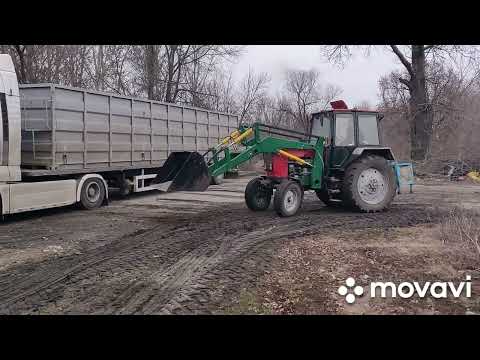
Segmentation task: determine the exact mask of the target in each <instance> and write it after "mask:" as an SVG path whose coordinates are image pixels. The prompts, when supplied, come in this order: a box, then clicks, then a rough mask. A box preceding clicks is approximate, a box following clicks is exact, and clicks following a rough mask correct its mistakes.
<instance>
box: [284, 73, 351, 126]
mask: <svg viewBox="0 0 480 360" xmlns="http://www.w3.org/2000/svg"><path fill="white" fill-rule="evenodd" d="M319 76H320V74H319V73H318V71H316V70H314V69H311V70H308V71H305V70H288V71H287V72H286V74H285V90H286V97H287V98H288V99H289V101H283V102H281V105H282V110H283V111H285V112H287V113H290V114H291V115H292V116H293V117H294V118H295V119H296V122H297V124H298V126H300V127H301V128H302V129H303V130H305V131H307V130H308V128H309V124H310V114H311V113H312V112H313V111H320V110H325V109H326V108H327V106H328V104H329V103H330V102H331V101H332V100H333V99H334V98H336V97H337V96H339V95H340V94H341V92H342V91H341V89H340V88H339V87H338V86H334V85H330V84H328V85H326V86H325V87H322V86H321V85H320V81H319Z"/></svg>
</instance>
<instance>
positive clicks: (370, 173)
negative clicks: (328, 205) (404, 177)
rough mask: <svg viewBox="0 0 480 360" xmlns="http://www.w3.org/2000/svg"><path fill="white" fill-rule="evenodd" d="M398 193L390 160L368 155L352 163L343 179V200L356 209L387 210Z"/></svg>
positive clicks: (364, 210) (367, 210) (365, 210)
mask: <svg viewBox="0 0 480 360" xmlns="http://www.w3.org/2000/svg"><path fill="white" fill-rule="evenodd" d="M395 193H396V182H395V173H394V172H393V168H392V166H390V164H389V163H388V161H387V160H386V159H385V158H383V157H380V156H376V155H368V156H365V157H362V158H360V159H359V160H357V161H355V162H354V163H353V164H351V165H350V166H349V167H348V169H347V171H346V172H345V178H344V181H343V189H342V194H343V202H344V203H345V205H346V206H348V207H351V208H353V209H354V210H360V211H363V212H375V211H382V210H385V209H386V208H387V207H388V206H389V205H390V203H391V202H392V200H393V198H394V197H395Z"/></svg>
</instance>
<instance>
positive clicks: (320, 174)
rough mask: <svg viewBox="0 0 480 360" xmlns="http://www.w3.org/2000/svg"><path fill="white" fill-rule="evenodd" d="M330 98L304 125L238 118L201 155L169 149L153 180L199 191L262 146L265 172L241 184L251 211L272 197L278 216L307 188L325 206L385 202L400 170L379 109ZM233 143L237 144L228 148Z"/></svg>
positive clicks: (371, 206) (365, 208)
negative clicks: (384, 138)
mask: <svg viewBox="0 0 480 360" xmlns="http://www.w3.org/2000/svg"><path fill="white" fill-rule="evenodd" d="M331 105H332V109H333V110H328V111H322V112H318V113H315V114H313V115H312V117H311V124H310V129H309V131H308V132H307V133H303V132H299V131H295V130H291V129H286V128H281V127H275V126H270V125H266V124H262V123H259V122H257V123H254V124H252V125H245V124H242V125H240V126H239V127H238V129H237V130H236V131H234V132H233V133H232V134H230V136H228V137H226V138H225V139H224V140H223V141H222V142H221V143H219V144H218V145H217V146H216V147H215V148H212V149H210V150H208V151H207V152H206V153H205V154H203V155H201V154H199V153H195V152H185V153H176V154H172V155H171V156H170V157H169V158H168V159H167V162H166V163H165V165H164V166H163V168H162V171H161V172H160V173H158V175H157V178H156V179H155V180H154V182H155V183H157V184H160V185H163V186H164V188H163V190H166V191H175V190H194V191H204V190H206V189H207V188H208V186H209V185H210V184H211V183H212V179H213V178H215V177H218V176H221V175H223V174H225V173H227V172H228V171H230V170H231V169H234V168H237V167H238V166H239V165H241V164H242V163H245V162H247V161H249V160H250V159H252V158H254V157H256V156H257V155H259V154H263V157H264V162H265V172H266V173H265V175H263V176H259V177H256V178H254V179H252V180H251V181H250V182H249V183H248V184H247V186H246V189H245V202H246V205H247V207H248V208H249V209H251V210H253V211H263V210H266V209H268V208H269V206H270V204H271V201H272V197H273V205H274V209H275V211H276V212H277V213H278V214H279V215H280V216H292V215H295V214H296V213H297V211H298V210H299V209H300V208H301V206H302V201H303V197H304V192H305V191H308V190H313V191H315V193H316V194H317V196H318V198H319V199H320V200H321V201H322V202H324V203H325V204H326V205H327V206H342V207H345V208H350V209H354V210H357V211H362V212H376V211H383V210H385V209H387V208H388V207H389V205H390V204H391V202H392V200H393V198H394V197H395V195H396V193H397V191H398V190H399V179H398V174H399V172H398V171H397V170H398V169H397V168H396V167H397V166H398V163H397V162H396V161H395V158H394V155H393V153H392V150H391V149H390V148H389V147H386V146H382V145H381V144H380V141H379V129H378V125H379V121H380V120H381V119H382V115H380V114H379V113H378V112H374V111H360V110H351V109H348V108H347V106H346V105H345V103H344V102H343V101H341V100H340V101H336V102H332V103H331ZM235 145H241V147H242V150H241V151H240V152H237V153H232V151H231V148H232V147H233V146H235ZM403 165H405V164H403ZM410 169H411V167H410Z"/></svg>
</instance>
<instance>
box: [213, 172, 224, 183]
mask: <svg viewBox="0 0 480 360" xmlns="http://www.w3.org/2000/svg"><path fill="white" fill-rule="evenodd" d="M224 178H225V174H220V175H217V176H212V185H220V184H222V183H223V179H224Z"/></svg>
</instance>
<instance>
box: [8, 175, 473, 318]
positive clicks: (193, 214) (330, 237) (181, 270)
mask: <svg viewBox="0 0 480 360" xmlns="http://www.w3.org/2000/svg"><path fill="white" fill-rule="evenodd" d="M249 179H250V177H249V176H244V177H240V178H238V179H228V180H226V182H225V183H224V184H222V185H220V186H212V187H210V188H209V190H208V191H207V192H204V193H174V194H162V193H158V192H154V193H148V194H140V195H132V196H130V197H129V198H127V199H119V198H117V197H115V196H114V197H113V198H112V199H111V202H110V205H109V206H107V207H102V208H100V209H95V210H91V211H82V210H77V209H76V208H75V207H68V208H61V209H51V210H45V211H37V212H31V213H27V214H18V215H14V216H10V217H9V218H7V219H6V221H5V222H4V223H3V224H1V225H0V229H1V231H0V314H225V313H226V314H244V313H247V314H250V313H254V314H258V313H261V314H263V313H267V314H292V313H293V314H337V313H374V314H376V313H427V314H430V313H475V312H479V311H480V305H479V303H478V300H477V298H478V296H477V294H478V293H479V292H480V290H479V289H478V287H477V285H476V284H478V280H479V278H480V273H479V270H480V261H479V259H478V256H477V254H476V253H475V252H474V251H472V250H471V249H470V248H468V247H465V246H464V244H459V243H448V244H446V243H444V242H442V241H441V240H440V236H439V223H440V222H441V221H442V219H443V216H444V213H445V210H446V209H448V208H450V207H452V206H455V205H459V204H460V205H462V206H464V207H466V208H469V209H473V210H472V211H476V209H477V208H479V207H480V185H474V184H470V185H465V184H460V183H444V182H438V183H426V184H420V185H417V186H415V188H414V194H408V193H405V194H401V195H399V196H397V197H396V199H395V202H394V203H393V205H392V206H391V209H390V210H389V211H388V212H384V213H379V214H359V213H354V212H348V211H344V210H338V209H337V210H335V209H331V208H327V207H325V206H323V204H322V203H321V202H320V201H319V200H317V198H316V196H315V195H314V194H313V193H306V195H305V202H304V205H303V209H302V211H301V212H300V214H298V215H297V216H295V217H291V218H280V217H278V216H277V215H276V214H275V213H274V211H272V210H270V211H266V212H260V213H253V212H251V211H249V210H248V209H247V208H246V206H245V205H244V203H243V190H244V187H245V185H246V183H247V182H248V180H249ZM467 273H468V274H470V275H471V276H472V284H473V296H472V298H471V299H467V300H466V299H454V300H450V299H448V301H447V300H438V301H435V302H432V301H431V299H430V301H429V300H428V299H427V300H423V299H420V300H417V301H415V299H413V300H412V299H409V300H408V301H407V300H403V301H399V300H397V299H391V300H389V301H377V299H374V300H375V301H369V300H367V299H366V298H362V299H359V301H357V302H356V303H355V304H354V305H346V303H345V301H344V299H343V298H342V297H341V296H339V295H338V293H337V289H338V287H339V286H340V285H342V284H343V283H344V281H345V279H346V278H347V277H348V276H354V277H355V278H356V279H357V281H358V282H359V283H362V282H366V281H368V279H375V280H377V281H381V280H382V279H387V278H388V279H391V280H401V279H406V280H407V279H408V280H410V281H412V280H418V281H420V280H422V279H430V278H432V277H433V278H438V279H441V280H442V281H449V280H451V279H452V280H455V281H457V280H458V281H461V280H463V279H464V278H465V274H467Z"/></svg>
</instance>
